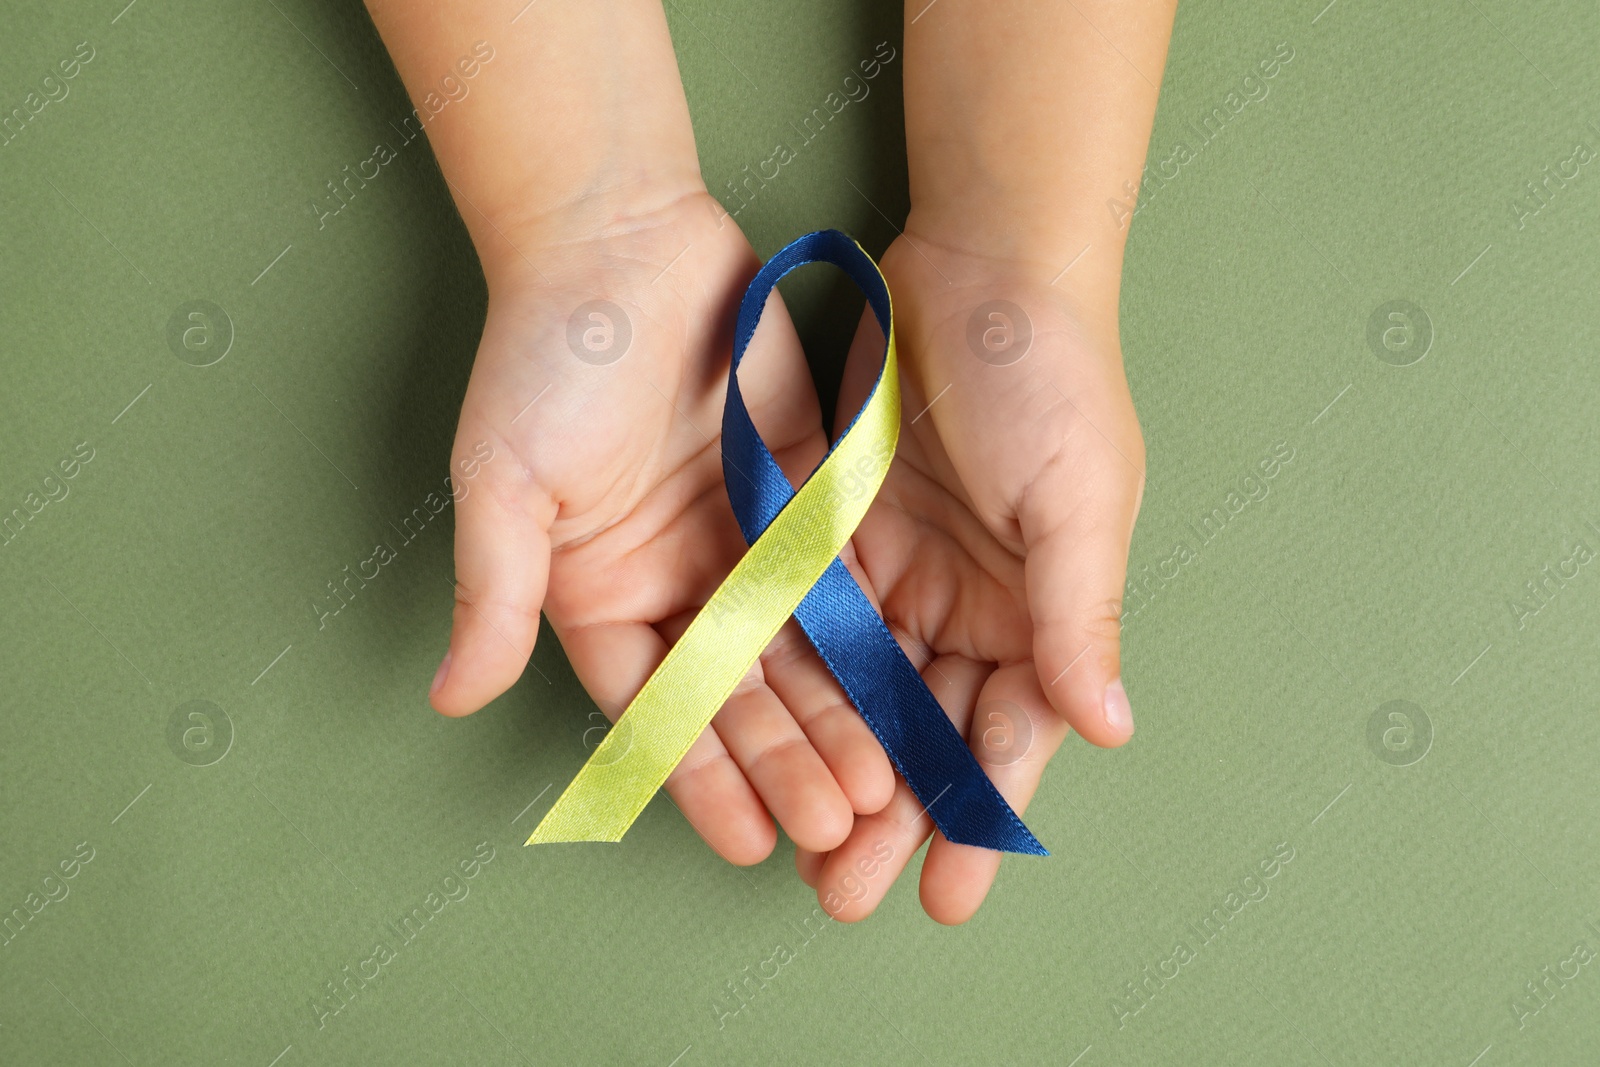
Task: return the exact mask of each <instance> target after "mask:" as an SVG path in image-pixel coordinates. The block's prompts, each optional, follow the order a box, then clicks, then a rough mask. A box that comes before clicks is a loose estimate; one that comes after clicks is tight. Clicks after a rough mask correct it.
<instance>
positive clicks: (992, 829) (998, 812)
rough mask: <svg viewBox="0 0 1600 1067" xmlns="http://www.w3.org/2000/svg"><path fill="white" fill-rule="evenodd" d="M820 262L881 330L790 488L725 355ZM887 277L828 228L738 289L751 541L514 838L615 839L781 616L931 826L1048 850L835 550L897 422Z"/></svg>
mask: <svg viewBox="0 0 1600 1067" xmlns="http://www.w3.org/2000/svg"><path fill="white" fill-rule="evenodd" d="M808 263H831V264H833V265H834V266H837V267H839V268H841V269H842V270H843V271H844V272H845V273H846V274H848V275H849V276H850V278H851V280H852V281H854V282H855V283H856V285H857V286H858V287H860V289H861V290H862V291H863V292H864V293H866V295H867V302H868V304H869V305H870V306H871V308H872V311H873V314H874V315H875V316H876V318H877V320H878V325H879V327H880V328H881V329H882V331H883V335H884V338H885V343H884V354H883V365H882V367H881V369H880V370H879V372H878V378H877V381H876V382H874V383H873V387H872V391H871V392H870V393H869V394H868V396H867V400H866V402H865V403H864V404H863V405H862V407H861V410H860V411H858V412H857V413H856V415H855V417H854V418H853V419H852V420H851V422H850V425H849V426H848V427H846V428H845V431H844V433H842V434H840V435H839V438H838V440H836V441H835V442H834V443H833V445H832V447H831V448H830V449H829V450H828V454H827V456H826V457H825V458H824V459H823V461H822V463H821V464H820V465H819V466H818V467H817V469H816V470H814V471H813V472H812V473H811V476H810V477H809V478H807V479H806V481H805V484H804V485H802V486H801V487H800V488H799V489H798V490H796V489H794V488H793V487H792V486H791V485H790V484H789V480H788V478H787V477H786V476H785V475H784V473H783V471H782V470H781V469H780V468H779V467H778V464H777V461H776V460H775V459H773V456H772V453H771V451H770V450H769V449H768V448H767V446H766V443H765V442H764V441H762V440H761V435H760V434H759V433H758V432H757V431H756V428H755V424H754V423H753V422H751V420H750V414H749V412H748V411H747V410H746V408H745V404H744V397H743V396H742V395H741V394H740V392H739V375H738V370H739V361H740V360H741V359H742V358H743V357H744V352H745V348H746V346H748V345H749V343H750V338H751V337H752V336H753V335H754V334H755V331H756V325H757V323H758V322H759V321H760V319H761V313H762V310H763V309H764V308H765V306H766V302H767V297H768V296H769V295H770V294H771V292H772V290H773V289H774V287H776V286H777V284H778V281H779V279H781V278H782V277H783V276H784V275H786V274H788V273H789V272H790V271H791V270H794V269H795V268H796V267H800V266H804V265H806V264H808ZM899 382H900V379H899V370H898V367H897V363H896V359H895V343H894V313H893V309H892V306H891V303H890V298H889V286H888V283H887V282H886V281H885V280H884V278H883V274H882V272H880V271H879V270H878V266H877V264H876V263H874V262H873V260H872V257H871V256H869V255H868V254H867V253H866V251H865V250H863V249H862V248H861V246H860V245H859V244H857V243H856V242H855V241H854V240H852V239H851V238H849V237H847V236H845V235H844V234H842V233H840V232H839V231H837V230H821V231H818V232H816V233H811V234H807V235H806V236H804V237H801V238H798V239H796V240H795V241H793V242H791V243H790V244H789V245H787V246H786V247H785V248H783V249H782V250H781V251H779V252H778V253H777V254H776V255H775V256H773V257H772V258H771V259H770V260H768V261H767V263H766V265H765V266H763V267H762V268H761V270H760V272H759V273H757V275H756V277H755V279H754V280H753V281H751V283H750V286H749V288H748V289H747V290H746V291H745V294H744V299H743V301H742V302H741V303H740V305H739V318H738V322H737V325H736V327H735V332H734V342H733V363H732V366H731V367H730V368H729V371H728V398H727V402H726V404H725V405H724V408H723V415H722V469H723V477H724V480H725V481H726V483H727V489H728V498H729V500H730V502H731V503H732V504H733V511H734V514H735V516H736V517H737V518H738V520H739V527H740V529H741V530H742V531H743V533H744V537H745V540H746V541H747V542H748V543H749V545H750V550H749V551H748V552H747V553H745V555H744V557H743V558H742V559H740V561H739V562H738V564H737V565H735V566H734V568H733V570H732V572H730V573H729V575H728V577H727V578H726V579H725V580H724V581H723V583H722V584H721V585H720V586H719V587H718V588H717V590H716V592H714V593H713V594H712V595H711V598H710V599H709V600H707V601H706V604H705V607H703V608H702V609H701V610H700V612H699V614H697V615H696V616H695V618H694V621H693V622H691V623H690V624H689V628H688V629H687V630H685V631H684V633H683V636H682V637H680V638H679V639H678V642H677V644H675V645H673V646H672V648H671V649H669V650H668V652H667V655H666V658H664V659H663V660H662V661H661V663H660V665H659V666H657V667H656V670H655V672H654V673H653V674H651V676H650V678H649V680H648V681H646V682H645V684H644V688H643V689H641V690H639V693H638V695H637V696H635V697H634V699H633V702H632V703H631V704H629V705H628V707H627V709H626V710H625V711H624V712H623V714H622V717H621V718H620V719H618V720H617V724H616V726H615V727H613V728H612V729H611V731H610V732H609V733H607V734H606V737H605V739H604V740H603V741H601V742H600V744H599V746H598V747H596V749H595V751H594V752H593V753H592V754H591V755H590V757H589V761H588V762H587V763H586V764H584V766H583V769H582V770H580V771H579V772H578V776H577V777H576V778H574V779H573V781H572V783H571V784H570V785H568V786H567V788H566V790H565V791H564V792H563V793H562V794H561V796H560V797H559V798H557V800H556V802H555V805H554V806H553V807H552V808H551V809H550V810H549V811H548V812H547V813H546V814H545V816H544V818H543V819H542V820H540V822H539V825H538V826H537V827H536V828H535V829H534V831H533V834H532V836H531V837H529V838H528V841H527V843H528V844H530V845H533V844H542V843H547V842H555V841H620V840H622V835H623V834H624V833H625V832H626V831H627V829H628V827H629V826H631V825H633V822H634V820H635V819H637V818H638V817H639V814H640V812H642V811H643V810H644V808H645V805H647V804H648V803H649V802H650V799H651V798H652V797H653V796H654V795H655V793H656V791H657V790H658V789H660V788H661V786H662V784H663V783H665V782H666V780H667V776H668V775H670V774H671V773H672V769H673V768H674V767H676V766H677V765H678V762H679V761H680V760H682V759H683V757H684V754H685V753H687V752H688V750H689V746H690V745H692V744H693V743H694V741H695V738H697V737H699V736H700V733H701V732H702V731H703V730H704V729H705V728H706V726H707V725H708V724H709V723H710V722H711V719H712V717H713V716H715V715H716V713H717V710H718V709H719V708H721V707H722V704H723V702H724V701H726V700H727V699H728V697H729V696H730V695H731V694H732V693H733V690H734V688H735V687H736V686H737V685H738V684H739V682H740V680H741V679H742V678H743V677H744V675H745V673H746V672H747V671H748V670H749V669H750V666H751V664H753V663H755V661H756V660H757V659H758V658H760V656H761V653H762V651H763V650H765V649H766V647H767V644H768V643H769V642H770V641H771V640H772V638H773V637H774V636H776V635H777V632H778V630H779V629H780V628H781V627H782V626H783V624H784V623H785V622H786V621H787V620H788V619H789V617H790V616H791V615H793V616H794V617H795V618H796V619H797V620H798V621H799V623H800V626H801V629H802V630H804V631H805V634H806V637H807V638H808V639H809V640H810V641H811V644H812V645H813V646H814V647H815V648H816V650H817V652H818V654H819V655H820V656H821V657H822V659H823V662H824V663H826V664H827V667H828V670H829V671H830V672H832V674H833V676H834V677H835V678H836V679H837V680H838V682H839V684H840V686H841V687H843V689H844V691H845V693H846V694H847V695H848V696H849V697H850V700H851V702H852V703H854V704H855V706H856V709H857V710H858V711H859V712H860V713H861V716H862V718H863V719H865V720H866V722H867V725H868V726H869V727H871V729H872V732H873V733H874V734H875V735H876V736H877V738H878V740H879V741H880V742H881V743H882V745H883V747H884V751H885V752H887V753H888V755H889V758H890V759H891V760H892V761H893V763H894V765H895V767H896V769H897V770H899V772H900V774H901V776H902V777H903V778H905V780H906V783H907V784H908V785H909V786H910V787H911V790H912V792H913V793H914V794H916V797H917V799H918V800H920V801H921V802H922V804H923V807H924V808H925V810H926V811H927V812H928V814H929V816H931V817H932V819H933V822H934V825H935V826H937V827H938V828H939V830H940V832H941V833H943V834H944V836H945V837H946V838H948V839H949V840H951V841H953V842H955V843H957V844H965V845H976V846H979V847H982V848H991V849H996V850H999V851H1005V852H1023V853H1028V854H1031V855H1038V856H1043V855H1048V853H1047V852H1046V851H1045V848H1044V846H1043V845H1041V844H1040V843H1039V842H1038V840H1037V839H1036V838H1034V836H1033V834H1031V833H1030V832H1029V831H1028V828H1027V827H1026V826H1024V825H1023V823H1022V820H1021V819H1019V818H1018V817H1017V815H1016V813H1015V812H1014V811H1012V810H1011V807H1010V806H1009V805H1008V804H1007V803H1006V801H1005V799H1004V798H1003V797H1002V796H1001V795H1000V793H999V791H998V790H996V789H995V787H994V784H993V783H992V782H990V781H989V778H988V776H987V775H986V774H984V772H983V768H982V767H981V766H980V765H979V764H978V761H977V760H976V758H974V756H973V754H972V750H971V749H970V748H968V747H967V742H966V740H965V739H964V738H962V736H961V734H960V732H959V731H958V730H957V729H956V728H955V725H954V724H953V723H952V722H951V721H950V719H949V717H948V716H946V715H945V713H944V710H943V709H942V708H941V707H940V706H939V703H938V701H937V700H935V699H934V696H933V694H932V693H931V692H930V691H929V690H928V687H927V685H926V684H925V683H924V682H923V680H922V676H921V675H920V674H919V673H918V672H917V669H916V667H915V666H913V665H912V663H911V661H910V660H909V659H907V658H906V655H905V653H904V651H902V650H901V648H900V645H899V644H898V643H897V642H896V641H895V639H894V635H893V634H892V633H890V631H889V628H888V626H887V625H885V623H884V621H883V619H882V618H880V617H879V615H878V613H877V611H876V610H875V609H874V608H873V606H872V602H871V601H870V600H869V599H868V598H867V595H866V594H865V593H864V592H862V590H861V587H860V586H859V585H857V584H856V580H855V578H854V576H852V575H851V573H850V571H849V570H848V569H847V568H846V567H845V565H844V563H843V562H842V561H841V560H840V559H839V552H840V550H842V549H843V548H844V546H845V543H846V542H848V541H849V540H850V536H851V535H852V534H853V533H854V532H855V529H856V526H857V525H858V524H859V523H860V522H861V519H862V518H863V517H864V516H865V515H866V512H867V508H868V506H869V505H870V504H871V503H872V499H873V497H874V496H876V495H877V492H878V487H879V486H880V485H882V484H883V479H884V477H885V476H886V475H887V474H888V471H889V463H890V461H891V460H892V459H893V458H894V450H895V445H896V443H897V442H898V440H899V434H900V384H899Z"/></svg>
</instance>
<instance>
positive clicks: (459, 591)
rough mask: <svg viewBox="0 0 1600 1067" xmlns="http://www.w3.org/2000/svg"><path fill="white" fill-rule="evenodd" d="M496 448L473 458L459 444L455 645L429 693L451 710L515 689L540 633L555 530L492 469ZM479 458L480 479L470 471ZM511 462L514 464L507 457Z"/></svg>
mask: <svg viewBox="0 0 1600 1067" xmlns="http://www.w3.org/2000/svg"><path fill="white" fill-rule="evenodd" d="M486 448H487V450H488V453H489V457H490V458H488V459H485V458H484V457H483V455H482V453H483V451H484V450H485V449H486ZM497 450H498V451H504V450H505V446H504V445H498V446H485V445H482V444H480V445H478V446H475V447H474V450H473V451H472V452H471V454H470V455H469V454H467V453H466V452H465V450H464V446H463V444H462V440H461V439H460V438H459V437H458V438H457V441H456V448H455V451H456V453H457V456H456V459H455V464H454V467H453V468H452V470H453V472H458V480H457V481H455V482H454V483H453V489H454V492H455V494H456V542H455V544H456V549H455V559H456V580H455V583H454V584H455V590H456V604H455V610H454V614H453V621H452V624H451V629H450V650H449V651H448V652H447V653H445V657H444V660H443V662H441V663H440V664H439V670H438V673H437V674H436V675H435V676H434V680H433V685H432V688H431V691H430V693H429V698H430V700H431V701H432V703H433V706H434V708H435V709H436V710H438V711H440V712H442V713H443V714H445V715H452V716H456V715H467V714H470V713H472V712H474V711H477V710H478V709H479V708H481V707H483V706H484V705H485V704H487V703H488V702H489V701H491V700H493V699H494V698H495V697H497V696H499V695H500V694H501V693H504V692H505V691H506V690H507V689H509V688H511V686H512V685H513V684H515V683H516V681H517V679H518V678H520V677H521V676H522V670H523V668H524V667H526V666H527V664H528V657H529V656H530V655H532V654H533V643H534V640H535V638H537V637H538V634H539V608H540V606H541V605H542V604H543V602H544V595H545V587H546V584H547V583H548V580H549V576H550V534H549V530H548V528H547V526H546V524H545V523H543V522H541V521H540V520H539V517H538V514H537V512H536V510H535V508H534V507H532V506H531V501H530V502H528V503H527V504H521V503H520V502H519V501H518V499H517V498H518V496H519V495H520V494H521V493H523V492H524V489H523V487H521V486H519V485H517V484H516V482H515V479H514V477H507V476H506V474H505V472H504V471H501V470H497V469H495V468H493V466H492V463H493V457H494V456H495V455H496V454H497ZM473 459H477V460H478V461H479V463H478V464H477V475H478V476H477V477H476V478H473V477H471V475H468V474H467V471H468V470H469V469H471V464H472V460H473ZM505 462H506V463H507V464H510V463H513V462H514V461H513V460H512V459H511V457H510V456H509V455H507V456H506V459H505ZM464 464H465V465H464ZM461 475H466V476H465V477H461Z"/></svg>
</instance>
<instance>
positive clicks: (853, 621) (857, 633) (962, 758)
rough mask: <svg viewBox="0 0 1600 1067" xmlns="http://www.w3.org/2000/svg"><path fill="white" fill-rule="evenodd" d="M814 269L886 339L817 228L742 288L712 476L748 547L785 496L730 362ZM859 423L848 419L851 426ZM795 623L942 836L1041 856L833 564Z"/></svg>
mask: <svg viewBox="0 0 1600 1067" xmlns="http://www.w3.org/2000/svg"><path fill="white" fill-rule="evenodd" d="M819 262H820V263H831V264H833V265H834V266H836V267H839V268H841V269H842V270H843V271H844V272H845V273H846V274H848V275H849V276H850V278H851V280H852V281H854V282H855V283H856V285H857V286H858V287H859V288H860V289H861V290H862V292H864V293H865V294H866V295H867V302H868V304H869V305H870V306H871V307H872V312H873V314H874V315H875V316H877V319H878V325H879V327H880V328H882V330H883V333H884V336H885V337H888V336H889V333H890V329H891V323H892V317H891V307H890V301H889V287H888V285H887V284H886V283H885V282H884V280H883V275H882V274H881V273H879V271H878V268H877V265H876V264H875V263H873V261H872V258H871V257H870V256H868V255H867V254H866V252H864V251H863V250H862V248H861V246H860V245H858V244H856V242H855V241H853V240H851V239H850V238H849V237H847V236H845V235H844V234H842V233H840V232H839V231H837V230H821V231H818V232H816V233H811V234H807V235H806V236H804V237H801V238H798V239H797V240H795V241H793V242H791V243H790V244H789V245H788V246H786V247H785V248H784V249H783V250H782V251H780V252H778V254H777V255H775V256H773V257H772V258H771V259H769V260H768V261H767V263H766V265H765V266H763V267H762V268H761V271H760V272H759V273H758V274H757V275H756V277H755V280H753V281H752V282H751V283H750V287H749V289H747V290H746V291H745V295H744V300H743V301H742V302H741V303H740V305H739V320H738V324H737V326H736V328H735V333H734V343H733V366H732V369H731V370H730V372H729V374H728V401H727V404H726V406H725V407H724V409H723V415H722V473H723V479H724V481H725V482H726V483H727V487H728V499H729V500H730V501H731V502H732V504H733V512H734V515H735V516H736V517H737V518H738V520H739V528H740V530H741V531H743V533H744V539H745V541H746V542H747V543H749V544H751V545H754V544H755V543H756V539H757V538H759V537H760V536H761V533H762V531H764V530H765V529H766V528H767V525H768V524H769V523H771V522H772V520H773V519H774V518H776V517H777V515H778V512H780V511H782V510H783V508H784V506H785V505H786V504H788V503H789V501H790V499H791V498H793V497H794V495H795V491H794V489H793V487H792V486H790V484H789V479H788V478H786V477H785V476H784V474H783V471H782V469H781V468H779V466H778V463H777V461H776V460H775V459H773V457H772V453H771V452H770V451H769V450H768V449H767V445H766V442H764V441H763V440H762V439H761V435H760V434H759V433H757V432H756V428H755V424H754V423H753V422H751V420H750V413H749V411H748V410H746V408H745V404H744V397H743V396H741V395H740V392H739V376H738V370H739V361H740V360H741V359H742V358H743V357H744V352H745V347H746V346H747V345H748V344H749V343H750V338H751V336H752V335H754V333H755V330H756V324H757V323H758V322H759V321H760V319H761V312H762V309H763V308H764V307H765V306H766V302H767V296H768V295H769V294H770V293H771V292H772V290H773V288H774V287H775V286H776V285H777V284H778V280H779V279H780V278H782V277H783V276H784V275H786V274H788V273H789V272H790V271H791V270H794V269H795V268H796V267H800V266H804V265H806V264H808V263H819ZM859 417H860V412H857V414H856V416H855V417H853V418H852V419H851V425H852V426H853V425H854V424H855V419H856V418H859ZM846 432H848V428H847V429H846ZM841 436H843V435H841ZM794 614H795V618H796V619H797V620H798V621H799V623H800V626H801V628H802V629H803V630H804V631H805V634H806V637H807V638H808V639H809V640H810V642H811V644H812V646H813V647H815V648H816V650H817V653H818V655H820V656H821V657H822V661H823V662H824V663H826V664H827V666H828V670H829V671H830V672H831V673H832V674H833V676H834V677H835V678H836V679H838V681H839V685H840V686H842V687H843V688H844V691H845V693H846V694H847V695H848V696H849V697H850V700H851V702H852V703H853V704H854V705H855V706H856V710H858V711H859V712H860V713H861V717H862V718H863V719H865V720H866V723H867V725H868V726H869V727H871V729H872V732H873V733H874V734H875V735H877V738H878V740H879V742H881V743H882V745H883V748H884V751H885V752H887V753H888V755H889V758H890V760H892V761H893V762H894V765H895V768H896V769H897V770H899V772H900V775H901V777H903V778H904V779H905V780H906V783H907V784H908V785H909V786H910V787H911V791H912V792H913V793H915V794H916V796H917V799H918V800H920V801H922V804H923V807H924V808H925V809H926V810H927V812H928V814H929V815H930V816H931V817H932V818H933V823H934V825H935V826H937V827H938V828H939V831H940V832H941V833H943V834H944V836H945V837H946V838H948V839H949V840H951V841H954V842H956V843H957V844H962V845H976V846H978V847H980V848H990V849H996V850H998V851H1002V852H1021V853H1027V854H1029V855H1035V856H1046V855H1049V853H1048V852H1047V851H1046V850H1045V847H1044V846H1043V845H1041V844H1040V843H1039V841H1038V840H1037V839H1036V838H1035V837H1034V836H1033V834H1032V833H1030V832H1029V831H1028V828H1027V827H1026V826H1024V825H1023V823H1022V820H1021V819H1019V818H1018V817H1017V814H1016V812H1014V811H1012V810H1011V806H1010V805H1009V804H1007V803H1006V801H1005V798H1004V797H1002V796H1001V795H1000V793H999V791H998V790H997V789H995V787H994V783H993V782H991V781H989V778H988V776H987V775H986V774H984V772H983V768H982V767H981V766H979V764H978V761H977V759H976V758H974V756H973V754H972V750H971V749H970V748H969V747H968V746H967V742H966V739H965V738H963V737H962V736H961V734H960V732H959V731H957V730H956V728H955V724H954V723H952V722H951V721H950V719H949V717H948V716H947V715H945V713H944V709H943V708H941V707H940V706H939V702H938V701H937V700H935V699H934V696H933V693H932V692H930V691H929V690H928V686H927V684H926V683H925V682H923V680H922V676H921V675H920V674H919V673H918V672H917V669H916V667H915V666H913V665H912V663H911V661H910V660H909V659H907V658H906V655H905V653H904V652H903V651H902V650H901V648H900V645H899V644H898V643H897V642H896V641H895V639H894V635H893V634H891V633H890V632H889V628H888V626H886V625H885V624H884V621H883V619H882V618H880V617H879V616H878V612H877V611H876V610H875V609H874V608H873V606H872V602H871V601H870V600H868V599H867V595H866V593H864V592H862V590H861V587H860V586H859V585H857V584H856V580H855V578H854V576H852V575H851V573H850V571H849V569H848V568H846V567H845V565H844V562H843V561H842V560H840V559H838V558H837V557H835V558H834V560H833V562H832V563H831V564H830V565H829V566H828V569H827V570H826V571H824V572H823V575H822V578H821V579H820V580H819V581H818V582H817V584H816V585H815V586H813V587H812V589H811V591H810V592H809V593H807V594H806V597H805V599H804V600H802V601H801V602H800V606H799V608H797V609H796V610H795V613H794Z"/></svg>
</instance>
